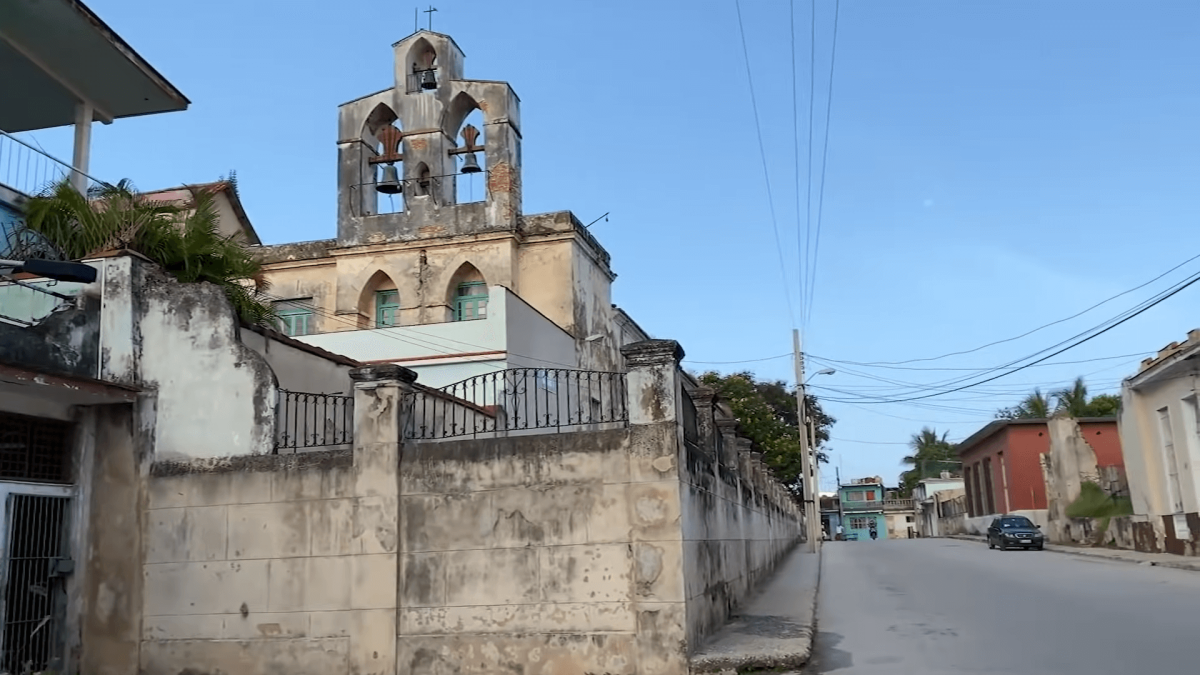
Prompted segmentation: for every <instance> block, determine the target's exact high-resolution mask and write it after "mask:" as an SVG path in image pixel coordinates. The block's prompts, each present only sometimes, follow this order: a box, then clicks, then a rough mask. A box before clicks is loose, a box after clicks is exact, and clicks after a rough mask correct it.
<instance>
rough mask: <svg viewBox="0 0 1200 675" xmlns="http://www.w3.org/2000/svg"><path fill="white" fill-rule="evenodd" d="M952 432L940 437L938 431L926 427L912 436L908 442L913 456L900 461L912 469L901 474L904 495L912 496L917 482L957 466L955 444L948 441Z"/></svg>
mask: <svg viewBox="0 0 1200 675" xmlns="http://www.w3.org/2000/svg"><path fill="white" fill-rule="evenodd" d="M948 435H950V432H948V431H946V432H943V433H942V435H940V436H939V435H938V433H937V430H936V429H933V428H931V427H925V428H923V429H921V431H920V432H918V433H915V434H913V435H912V438H910V439H909V441H908V447H909V449H911V450H912V454H911V455H906V456H905V457H904V458H903V459H901V460H900V461H901V462H902V463H903V464H904V465H905V466H910V467H912V468H911V469H909V470H908V471H905V472H904V473H902V474H900V487H901V490H902V492H904V494H906V495H907V494H910V493H911V492H912V489H913V487H915V486H916V484H917V481H919V480H921V479H922V478H929V477H931V476H936V475H938V473H940V472H941V470H942V469H944V468H946V466H951V465H956V464H957V459H956V457H955V450H954V444H953V443H951V442H950V441H948V440H946V437H947V436H948Z"/></svg>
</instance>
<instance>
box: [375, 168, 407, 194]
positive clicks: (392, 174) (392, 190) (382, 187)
mask: <svg viewBox="0 0 1200 675" xmlns="http://www.w3.org/2000/svg"><path fill="white" fill-rule="evenodd" d="M375 191H376V192H382V193H383V194H385V195H396V194H400V193H401V192H404V186H403V185H401V184H400V172H399V171H397V170H396V165H395V164H388V165H387V166H385V167H383V175H382V176H380V178H379V182H378V183H376V184H375Z"/></svg>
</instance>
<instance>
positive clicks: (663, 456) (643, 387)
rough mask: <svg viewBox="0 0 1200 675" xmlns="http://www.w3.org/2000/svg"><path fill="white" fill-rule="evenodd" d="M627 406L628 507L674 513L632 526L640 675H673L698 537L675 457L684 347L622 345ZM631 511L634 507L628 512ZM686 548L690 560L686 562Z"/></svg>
mask: <svg viewBox="0 0 1200 675" xmlns="http://www.w3.org/2000/svg"><path fill="white" fill-rule="evenodd" d="M621 353H622V354H623V355H624V356H625V364H626V366H627V369H628V372H627V373H626V375H625V382H626V391H627V396H628V405H629V424H630V450H629V475H630V481H631V482H630V488H629V490H630V493H629V496H628V497H627V499H629V500H630V502H629V503H630V505H631V507H632V505H634V504H649V503H651V502H650V499H649V496H650V495H653V502H654V503H655V505H656V506H655V508H660V509H662V511H663V512H664V513H669V514H679V515H678V516H677V517H676V518H675V519H674V520H673V522H672V524H671V526H670V527H669V528H667V529H663V528H662V527H660V526H651V525H650V524H649V522H648V521H647V522H646V524H644V525H643V524H642V521H643V520H644V519H642V518H640V517H639V518H638V519H635V520H634V521H633V523H632V524H633V527H632V528H631V531H630V538H631V540H632V541H631V543H630V547H631V555H632V559H631V561H630V569H629V575H630V578H631V579H632V581H633V583H632V589H633V590H632V596H631V597H632V600H633V603H632V607H633V609H634V612H635V613H636V616H637V636H636V649H637V654H636V656H635V658H634V663H636V664H637V667H638V672H639V673H647V674H648V675H651V674H652V675H676V674H682V673H686V672H688V668H687V658H688V653H687V645H688V635H689V624H690V623H693V622H696V621H698V619H697V618H695V616H689V613H688V598H687V594H686V589H687V588H688V584H687V583H686V581H685V579H686V578H687V575H688V573H689V572H691V573H692V574H693V575H694V574H695V571H694V569H689V566H694V565H695V561H696V559H697V558H698V557H699V553H698V546H699V543H700V542H696V541H693V539H694V535H693V536H689V532H690V530H692V529H696V528H695V526H696V524H697V519H698V518H699V517H702V514H697V513H694V512H692V511H691V510H689V509H685V508H684V502H683V498H682V486H681V482H680V467H679V457H680V453H681V450H682V448H683V438H682V429H681V427H680V425H679V421H678V420H679V419H680V416H679V413H678V409H677V406H678V405H679V397H680V396H685V395H686V394H685V393H684V392H683V391H682V390H681V388H680V384H679V375H678V373H679V361H680V359H682V358H683V350H682V349H681V348H680V347H679V343H677V342H675V341H674V340H646V341H644V342H637V343H634V344H631V345H626V346H624V347H623V348H621ZM632 512H633V513H636V509H634V510H633V511H632ZM689 553H690V554H691V556H692V557H691V559H689Z"/></svg>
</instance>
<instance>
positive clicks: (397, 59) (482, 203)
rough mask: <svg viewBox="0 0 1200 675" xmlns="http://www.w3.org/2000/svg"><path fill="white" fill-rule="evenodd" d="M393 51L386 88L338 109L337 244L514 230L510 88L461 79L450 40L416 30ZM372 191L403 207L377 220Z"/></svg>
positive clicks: (516, 198) (517, 149) (514, 103)
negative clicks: (390, 79) (389, 82)
mask: <svg viewBox="0 0 1200 675" xmlns="http://www.w3.org/2000/svg"><path fill="white" fill-rule="evenodd" d="M392 51H393V65H394V82H393V86H392V88H390V89H387V90H384V91H381V92H378V93H375V94H371V95H368V96H365V97H363V98H360V99H357V100H355V101H350V102H349V103H345V104H343V105H342V106H340V108H339V110H338V128H339V140H338V157H339V160H338V161H339V167H338V195H339V196H338V243H339V245H342V246H353V245H358V244H367V243H377V242H385V241H407V240H412V239H419V238H426V237H428V236H446V235H458V234H470V233H474V232H486V231H489V230H514V229H516V228H517V226H518V222H519V219H520V216H521V132H520V99H519V98H517V95H516V93H515V92H514V91H513V90H512V87H510V86H509V85H508V83H507V82H500V81H495V80H471V79H466V78H465V77H464V75H463V61H464V59H465V57H464V55H463V52H462V50H461V49H460V48H459V47H458V45H457V44H456V43H455V42H454V39H453V38H451V37H450V36H449V35H444V34H442V33H435V32H433V31H428V30H420V31H417V32H416V33H413V34H412V35H410V36H408V37H406V38H404V39H403V40H400V41H399V42H396V43H395V44H393V45H392ZM468 118H470V119H468ZM468 182H469V183H470V185H471V189H470V190H469V191H464V190H461V189H460V187H461V185H460V184H464V185H465V184H467V183H468ZM397 183H399V185H397ZM379 193H383V194H389V195H393V196H394V197H399V198H401V201H402V207H398V208H396V209H394V212H391V213H381V211H383V209H382V208H379V207H377V206H376V204H377V201H376V199H377V197H376V195H377V194H379ZM379 203H380V204H382V202H379Z"/></svg>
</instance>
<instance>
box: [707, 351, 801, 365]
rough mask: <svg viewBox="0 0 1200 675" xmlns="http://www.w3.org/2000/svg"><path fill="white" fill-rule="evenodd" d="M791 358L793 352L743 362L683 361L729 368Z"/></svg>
mask: <svg viewBox="0 0 1200 675" xmlns="http://www.w3.org/2000/svg"><path fill="white" fill-rule="evenodd" d="M791 356H794V355H793V354H792V353H791V352H788V353H786V354H778V355H776V356H767V357H764V358H761V359H743V360H741V361H693V360H692V359H684V360H683V361H684V363H699V364H703V365H709V366H728V365H733V364H737V363H758V362H760V361H774V360H775V359H782V358H784V357H791Z"/></svg>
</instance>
